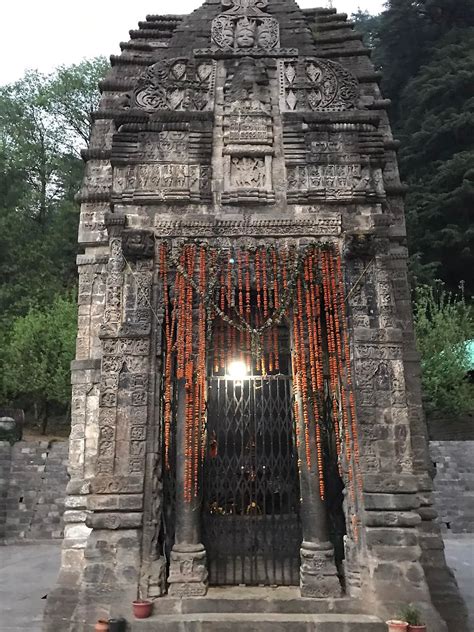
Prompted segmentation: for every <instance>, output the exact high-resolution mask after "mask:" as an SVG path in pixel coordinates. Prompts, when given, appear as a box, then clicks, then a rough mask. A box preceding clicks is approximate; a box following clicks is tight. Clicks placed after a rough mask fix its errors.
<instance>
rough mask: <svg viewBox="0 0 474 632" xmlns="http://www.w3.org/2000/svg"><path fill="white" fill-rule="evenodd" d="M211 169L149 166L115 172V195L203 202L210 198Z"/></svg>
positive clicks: (172, 164) (182, 166)
mask: <svg viewBox="0 0 474 632" xmlns="http://www.w3.org/2000/svg"><path fill="white" fill-rule="evenodd" d="M210 192H211V167H210V166H209V165H189V164H186V163H182V162H181V163H166V164H161V163H154V164H152V163H149V164H141V165H129V166H127V167H116V168H115V169H114V196H120V197H122V198H124V199H127V198H130V199H132V200H134V199H140V198H141V197H143V198H150V197H151V198H153V199H155V200H159V201H160V200H163V201H173V200H176V201H179V200H183V201H193V200H196V201H200V200H201V199H202V198H207V197H209V196H210Z"/></svg>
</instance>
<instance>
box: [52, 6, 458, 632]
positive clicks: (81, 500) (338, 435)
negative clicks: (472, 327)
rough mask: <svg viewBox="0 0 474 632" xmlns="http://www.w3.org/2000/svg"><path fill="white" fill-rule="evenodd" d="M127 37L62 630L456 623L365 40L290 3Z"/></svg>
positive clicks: (59, 613)
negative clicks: (141, 607) (105, 623)
mask: <svg viewBox="0 0 474 632" xmlns="http://www.w3.org/2000/svg"><path fill="white" fill-rule="evenodd" d="M130 36H131V39H130V41H129V42H127V43H122V44H121V49H122V53H121V54H120V55H118V56H112V57H111V63H112V68H111V70H110V72H109V74H108V75H107V77H106V79H105V80H104V81H102V83H101V91H102V99H101V102H100V106H99V109H98V110H97V111H96V112H95V113H94V126H93V131H92V136H91V139H90V145H89V148H88V149H87V150H86V151H85V152H84V156H83V157H84V160H85V161H86V165H87V166H86V173H85V178H84V182H83V187H82V189H81V191H80V193H79V200H80V202H81V219H80V228H79V243H80V246H81V247H82V248H83V252H84V254H80V255H79V256H78V266H79V326H78V337H77V355H76V360H75V361H74V362H73V367H72V368H73V371H72V383H73V395H72V430H71V436H70V457H69V473H70V482H69V485H68V497H67V499H66V508H67V511H66V513H65V521H66V528H65V538H64V545H63V554H62V567H61V571H60V575H59V580H58V584H57V586H56V588H55V589H54V591H53V592H52V593H51V594H50V595H49V597H48V603H47V609H46V616H45V627H44V629H45V630H46V631H48V632H49V631H51V632H52V631H53V630H59V629H61V630H71V631H72V630H74V631H82V630H91V629H92V624H93V623H94V622H95V621H96V620H97V619H99V618H109V617H113V616H118V615H123V616H125V617H126V618H127V620H129V621H131V622H132V623H131V624H130V625H131V628H130V629H133V630H134V631H135V630H143V631H148V630H150V631H151V630H163V631H165V632H172V631H175V630H196V631H197V630H206V631H207V630H209V631H211V630H216V631H217V630H232V631H234V630H235V631H242V630H244V629H245V630H259V631H263V632H265V631H267V630H270V629H272V630H274V629H278V630H291V631H292V632H299V631H303V630H304V631H306V630H308V631H309V630H321V631H322V630H324V631H326V632H330V631H333V630H334V631H335V630H338V631H342V630H348V631H349V630H350V631H353V632H355V631H357V630H364V631H370V630H371V631H373V632H381V631H382V630H385V629H386V628H385V624H384V623H382V621H383V620H385V619H386V618H394V617H395V615H396V614H397V613H398V612H399V611H400V608H401V607H402V606H404V605H406V604H408V603H409V602H411V603H413V602H414V603H415V604H417V606H418V608H419V609H420V611H421V612H422V616H423V618H424V619H425V620H426V622H427V623H428V624H429V630H430V632H442V631H445V630H448V629H449V630H452V631H454V630H456V631H457V632H462V630H464V629H465V623H463V616H464V606H463V603H462V601H461V599H460V597H459V593H458V591H457V586H456V583H455V580H454V579H453V577H452V574H451V573H450V571H449V570H448V568H447V566H446V562H445V558H444V552H443V544H442V540H441V537H440V534H439V530H438V527H437V526H436V524H435V523H434V518H435V516H436V514H435V512H434V510H433V508H432V499H431V491H432V479H431V476H430V462H429V456H428V450H427V438H426V427H425V422H424V418H423V412H422V405H421V395H420V382H419V372H420V364H419V358H418V355H417V352H416V350H415V343H414V336H413V328H412V315H411V307H410V291H409V286H408V282H407V249H406V235H405V222H404V210H403V194H404V187H403V186H402V185H401V183H400V180H399V176H398V171H397V160H396V150H397V142H396V141H394V140H393V137H392V134H391V131H390V126H389V122H388V117H387V112H386V111H387V107H388V106H389V102H388V101H387V100H385V99H383V98H382V96H381V93H380V90H379V81H380V76H379V73H377V72H375V71H374V67H373V65H372V63H371V61H370V54H369V53H370V51H368V50H367V49H366V48H365V47H364V46H363V44H362V42H361V36H360V35H359V34H358V33H356V32H354V30H353V25H352V24H351V23H350V22H348V21H347V20H346V16H345V15H338V14H337V13H336V12H335V10H333V9H314V10H305V11H302V10H300V8H299V7H298V5H297V4H296V3H295V2H294V1H293V0H222V1H221V0H207V1H206V2H205V3H204V4H203V6H202V7H201V8H199V9H197V10H196V11H194V12H193V13H191V14H190V15H187V16H174V15H173V16H170V15H163V16H162V15H152V16H148V17H147V18H146V20H145V21H144V22H140V24H139V29H138V30H134V31H131V32H130ZM137 597H140V598H142V599H153V600H154V615H153V616H152V618H150V619H147V620H143V621H137V620H133V619H132V616H131V603H132V601H133V600H134V599H136V598H137ZM275 626H276V627H275Z"/></svg>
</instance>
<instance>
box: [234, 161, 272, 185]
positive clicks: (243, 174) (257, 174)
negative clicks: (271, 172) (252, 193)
mask: <svg viewBox="0 0 474 632" xmlns="http://www.w3.org/2000/svg"><path fill="white" fill-rule="evenodd" d="M232 167H233V168H232V175H233V178H232V179H233V185H234V186H235V187H237V188H244V189H248V188H250V189H259V188H262V187H263V186H264V184H265V172H264V161H263V160H262V159H261V158H232Z"/></svg>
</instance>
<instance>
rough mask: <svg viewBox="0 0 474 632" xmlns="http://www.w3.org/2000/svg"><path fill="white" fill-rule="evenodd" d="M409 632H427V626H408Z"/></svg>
mask: <svg viewBox="0 0 474 632" xmlns="http://www.w3.org/2000/svg"><path fill="white" fill-rule="evenodd" d="M408 632H426V625H425V624H423V625H411V624H409V625H408Z"/></svg>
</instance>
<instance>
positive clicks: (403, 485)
mask: <svg viewBox="0 0 474 632" xmlns="http://www.w3.org/2000/svg"><path fill="white" fill-rule="evenodd" d="M418 489H419V485H418V479H417V477H416V476H415V475H414V474H393V475H391V476H387V475H386V474H385V473H382V474H364V491H366V492H375V493H380V492H381V493H384V494H386V493H395V494H396V493H405V494H414V493H416V492H417V491H418Z"/></svg>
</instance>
